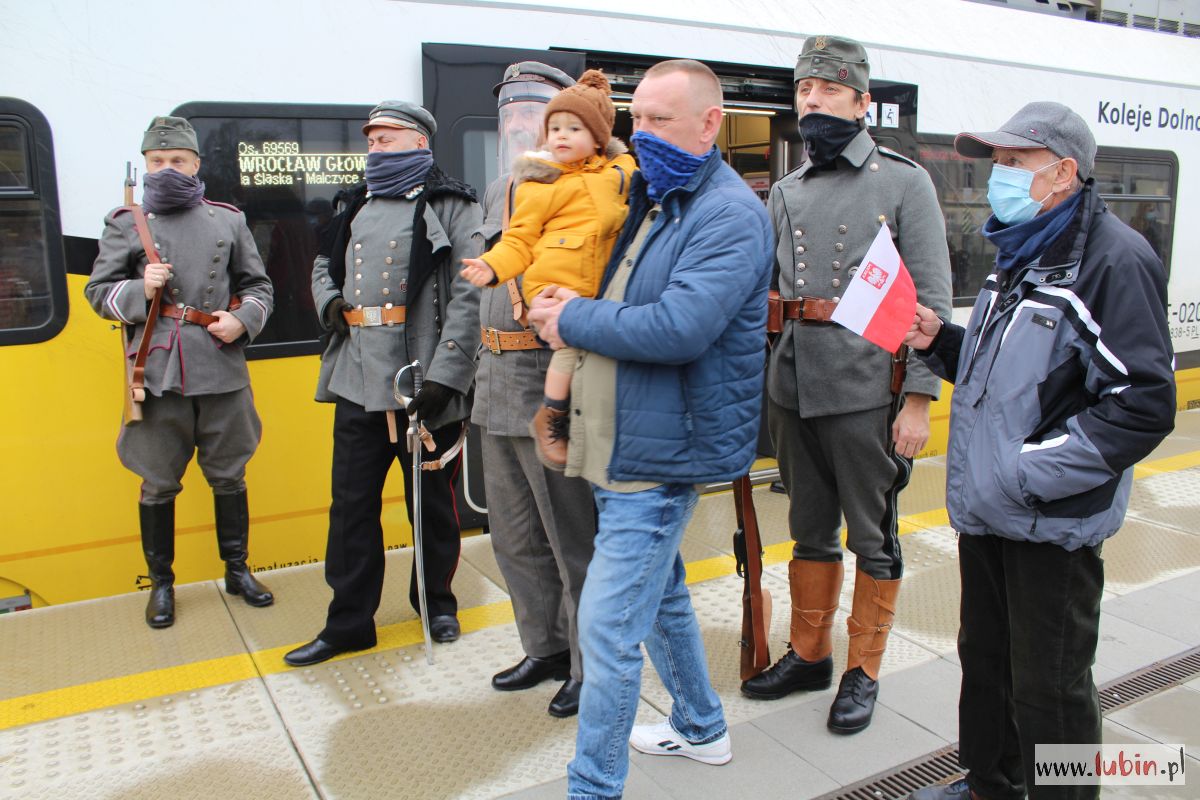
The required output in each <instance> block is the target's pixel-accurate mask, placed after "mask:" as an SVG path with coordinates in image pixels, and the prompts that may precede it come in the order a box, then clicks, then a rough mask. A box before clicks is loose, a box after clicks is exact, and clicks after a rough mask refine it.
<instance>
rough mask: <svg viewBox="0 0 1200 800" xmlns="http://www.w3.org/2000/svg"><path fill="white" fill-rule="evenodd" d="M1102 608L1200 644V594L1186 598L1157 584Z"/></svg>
mask: <svg viewBox="0 0 1200 800" xmlns="http://www.w3.org/2000/svg"><path fill="white" fill-rule="evenodd" d="M1102 608H1103V610H1104V611H1105V612H1106V613H1108V614H1112V615H1113V616H1116V617H1120V618H1121V619H1124V620H1128V621H1129V622H1132V623H1134V624H1135V625H1140V626H1142V627H1143V628H1146V629H1147V630H1151V631H1157V632H1158V633H1161V634H1164V635H1166V636H1170V637H1171V638H1173V639H1178V640H1180V641H1182V642H1185V643H1186V644H1188V645H1190V646H1192V647H1195V646H1196V645H1200V595H1196V596H1193V597H1184V596H1182V595H1180V594H1178V593H1176V592H1167V591H1164V590H1163V589H1161V588H1159V587H1157V586H1154V587H1150V588H1148V589H1140V590H1138V591H1136V592H1130V593H1129V594H1127V595H1124V596H1123V597H1120V598H1118V599H1116V600H1112V601H1110V602H1107V603H1104V604H1103V606H1102Z"/></svg>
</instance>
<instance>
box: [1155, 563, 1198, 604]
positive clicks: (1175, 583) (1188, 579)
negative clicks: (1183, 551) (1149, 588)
mask: <svg viewBox="0 0 1200 800" xmlns="http://www.w3.org/2000/svg"><path fill="white" fill-rule="evenodd" d="M1158 588H1159V589H1161V590H1162V591H1164V592H1167V593H1168V594H1173V595H1178V596H1180V597H1184V598H1187V599H1189V600H1195V599H1197V598H1200V569H1197V570H1195V571H1193V572H1190V573H1188V574H1187V575H1181V576H1180V577H1178V578H1172V579H1171V580H1169V581H1163V582H1162V583H1160V584H1158Z"/></svg>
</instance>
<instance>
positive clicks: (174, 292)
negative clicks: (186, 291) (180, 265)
mask: <svg viewBox="0 0 1200 800" xmlns="http://www.w3.org/2000/svg"><path fill="white" fill-rule="evenodd" d="M171 294H173V295H175V296H176V297H178V296H179V290H178V289H172V290H171Z"/></svg>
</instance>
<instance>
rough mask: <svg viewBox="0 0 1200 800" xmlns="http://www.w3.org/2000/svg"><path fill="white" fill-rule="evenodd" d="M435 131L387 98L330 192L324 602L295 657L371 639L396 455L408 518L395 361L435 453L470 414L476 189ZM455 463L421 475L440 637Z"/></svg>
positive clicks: (316, 280) (450, 601) (430, 596)
mask: <svg viewBox="0 0 1200 800" xmlns="http://www.w3.org/2000/svg"><path fill="white" fill-rule="evenodd" d="M436 129H437V125H436V123H435V122H434V119H433V115H431V114H430V113H429V112H428V111H426V110H425V109H424V108H421V107H420V106H418V105H416V104H415V103H409V102H403V101H395V100H389V101H385V102H383V103H380V104H379V105H378V106H376V107H375V109H374V110H373V111H372V112H371V116H370V118H369V119H368V120H367V122H366V124H365V125H364V126H363V133H364V134H365V135H366V137H367V149H368V155H367V169H366V178H367V180H366V183H365V184H360V185H359V186H356V187H354V188H352V189H349V190H347V191H346V192H343V193H342V194H341V195H339V198H338V204H339V211H338V216H336V217H334V219H333V220H332V221H331V223H330V226H329V235H328V236H327V238H326V241H325V242H324V243H323V244H322V245H321V248H320V250H319V251H318V255H317V259H316V261H315V263H314V265H313V274H312V292H313V299H314V302H315V304H316V308H317V312H318V314H319V315H320V318H321V321H322V324H323V325H324V326H325V327H326V328H327V329H328V330H330V331H331V333H332V336H331V338H330V340H329V344H328V346H327V348H326V350H325V353H324V355H323V356H322V357H321V373H320V376H319V377H318V382H317V400H318V401H320V402H326V403H335V404H336V406H335V411H334V421H333V476H332V490H333V502H332V504H331V505H330V507H329V542H328V545H327V548H326V552H325V579H326V581H327V582H328V583H329V586H330V588H332V589H333V600H332V601H331V602H330V604H329V612H328V615H327V618H326V623H325V628H324V629H323V630H322V631H321V632H320V634H318V636H317V638H316V639H314V640H313V641H312V642H309V643H308V644H306V645H303V646H301V647H299V648H297V649H295V650H293V651H291V652H290V653H288V654H287V655H286V656H285V657H284V660H285V661H286V662H287V663H288V664H291V665H292V666H305V665H308V664H316V663H318V662H321V661H325V660H326V659H329V658H332V657H333V656H335V655H337V654H338V653H342V652H345V651H348V650H361V649H364V648H367V647H373V646H374V645H375V641H376V637H375V619H374V615H375V611H376V610H377V609H378V608H379V601H380V596H381V593H382V591H383V572H384V546H383V527H382V525H381V524H380V513H381V510H382V493H383V485H384V481H385V480H386V478H387V474H388V471H389V470H390V469H391V465H392V462H393V461H394V460H396V459H399V460H400V464H401V467H402V469H403V470H404V486H405V503H406V504H407V505H408V512H409V519H410V520H411V519H412V494H413V492H412V474H411V472H412V463H411V455H410V454H409V453H408V452H407V450H406V446H405V440H404V437H403V436H400V437H399V438H400V441H399V442H397V443H392V442H390V441H389V440H388V424H387V412H389V411H390V412H393V413H394V414H395V416H396V418H397V427H398V428H399V430H400V432H401V433H403V430H404V428H405V427H406V426H407V416H406V414H405V411H404V410H403V409H402V408H401V407H400V404H399V402H398V401H397V400H396V399H395V397H393V395H392V382H393V378H394V376H395V374H396V371H397V370H398V369H399V368H400V367H402V366H404V365H405V364H408V363H410V362H412V361H413V360H414V359H416V360H419V361H420V362H421V365H422V367H423V368H424V373H425V383H424V386H423V388H422V389H421V391H420V393H419V394H418V395H417V396H416V398H414V400H413V406H412V408H413V409H414V411H415V413H416V415H417V416H418V417H419V418H420V419H421V421H422V422H424V424H425V426H426V427H427V428H428V429H429V430H430V432H431V433H432V435H433V439H434V441H435V442H436V443H437V445H438V448H437V449H438V452H439V453H441V452H445V450H447V449H448V448H449V447H450V446H452V445H453V444H454V443H455V442H456V441H457V439H458V437H459V433H460V431H461V430H462V423H463V420H465V419H466V418H467V416H468V415H469V414H470V401H469V399H468V396H469V393H470V390H471V386H472V383H473V381H474V378H475V352H476V350H477V349H478V345H477V342H478V336H479V290H478V289H476V288H475V287H473V286H471V284H470V283H468V282H467V281H466V280H465V279H464V278H461V277H459V275H458V270H459V264H460V262H461V260H462V259H463V258H473V257H475V256H478V255H479V253H480V252H481V245H482V239H481V237H480V235H479V226H480V223H481V215H480V212H479V205H478V203H476V202H475V194H474V191H473V190H472V189H471V188H470V187H469V186H467V185H466V184H464V183H462V182H461V181H458V180H455V179H454V178H451V177H449V176H447V175H446V174H445V173H443V172H442V171H441V170H440V169H439V168H438V167H437V165H436V164H434V161H433V154H432V152H430V150H429V140H430V138H432V136H433V134H434V132H435V131H436ZM459 463H460V462H459V459H458V458H455V459H453V460H452V462H451V463H450V464H448V465H447V466H446V467H445V468H444V469H441V470H435V471H423V473H422V477H421V491H422V494H421V505H422V517H423V533H424V540H423V554H424V567H425V586H426V595H427V598H426V599H427V610H428V614H429V627H430V633H431V635H432V637H433V639H434V641H438V642H451V641H454V640H455V639H457V638H458V636H459V623H458V617H457V613H458V603H457V600H456V599H455V597H454V593H453V592H452V591H451V588H450V582H451V580H452V579H453V577H454V572H455V569H456V568H457V567H458V557H459V552H460V540H459V536H460V530H459V524H458V516H457V512H456V510H455V507H454V478H455V474H456V473H457V469H458V464H459ZM415 572H416V565H415V559H414V566H413V579H412V580H411V582H410V591H409V601H410V603H411V604H412V607H413V608H414V609H416V610H418V612H419V610H420V605H419V601H418V597H417V581H416V579H415Z"/></svg>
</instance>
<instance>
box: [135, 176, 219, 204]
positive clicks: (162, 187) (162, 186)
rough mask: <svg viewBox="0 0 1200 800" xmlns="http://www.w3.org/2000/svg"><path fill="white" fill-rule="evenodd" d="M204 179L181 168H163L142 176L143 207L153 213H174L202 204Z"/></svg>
mask: <svg viewBox="0 0 1200 800" xmlns="http://www.w3.org/2000/svg"><path fill="white" fill-rule="evenodd" d="M203 199H204V181H202V180H200V179H199V178H197V177H196V176H195V175H184V174H183V173H182V172H180V171H179V170H175V169H170V168H167V169H161V170H159V171H158V172H148V173H146V176H145V177H144V178H142V207H143V208H145V209H146V210H147V211H149V212H150V213H151V214H174V213H175V212H176V211H183V210H184V209H188V208H192V207H193V206H198V205H200V202H201V201H202V200H203Z"/></svg>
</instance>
